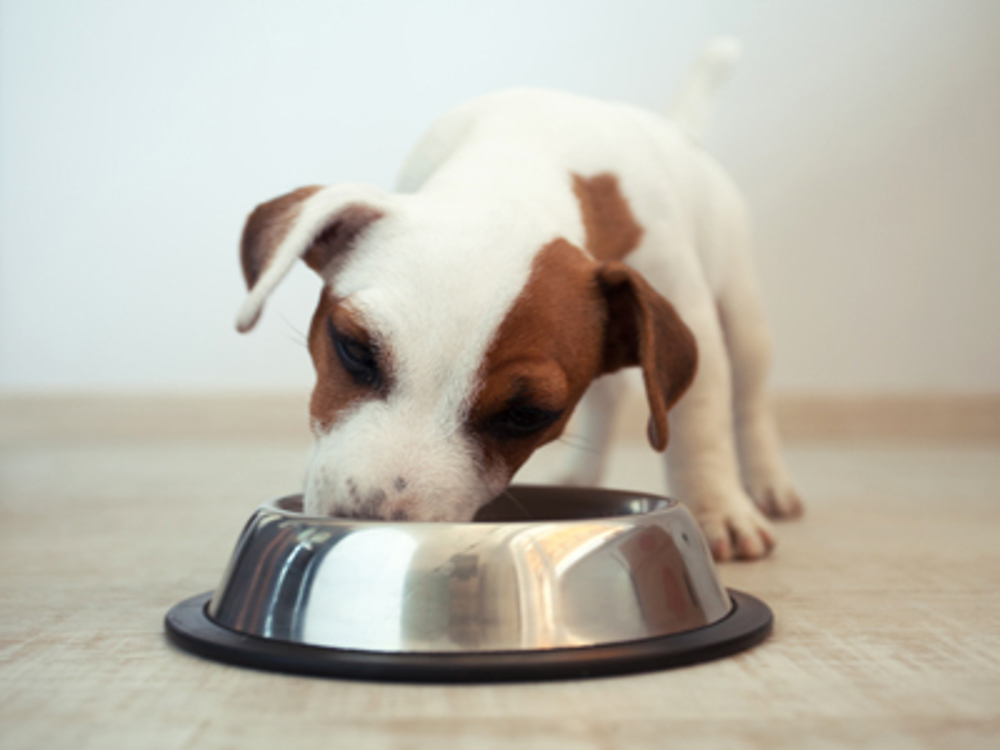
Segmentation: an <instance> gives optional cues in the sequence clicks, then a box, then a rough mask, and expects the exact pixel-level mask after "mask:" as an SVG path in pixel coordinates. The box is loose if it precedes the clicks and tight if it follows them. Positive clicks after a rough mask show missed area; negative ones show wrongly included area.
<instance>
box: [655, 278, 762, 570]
mask: <svg viewBox="0 0 1000 750" xmlns="http://www.w3.org/2000/svg"><path fill="white" fill-rule="evenodd" d="M685 276H686V277H687V280H686V282H685V284H683V285H681V286H680V287H679V288H678V287H675V288H677V289H678V292H679V293H678V295H677V296H675V297H671V301H672V302H673V303H674V305H675V307H677V308H678V311H679V312H680V314H681V317H682V318H683V320H684V322H685V323H686V324H687V325H688V327H689V328H690V329H691V330H692V332H693V333H694V334H695V337H696V338H697V341H698V374H697V376H696V377H695V380H694V383H693V384H692V385H691V388H690V389H689V390H688V392H687V393H685V394H684V396H683V397H682V398H681V400H680V401H679V402H678V403H677V405H676V406H674V408H673V410H672V411H671V412H670V443H669V448H668V449H667V469H668V472H669V479H670V489H671V493H672V494H673V495H674V496H675V497H676V498H677V499H678V500H681V501H683V502H684V503H686V504H687V505H688V506H689V507H690V508H691V511H692V512H693V513H694V515H695V517H696V518H697V519H698V521H699V523H700V524H701V527H702V530H703V531H704V532H705V536H706V538H707V540H708V543H709V546H710V548H711V550H712V554H713V555H714V556H715V558H716V559H718V560H729V559H731V558H733V557H737V558H741V559H746V560H752V559H756V558H760V557H763V556H765V555H766V554H768V552H769V551H770V550H771V548H772V547H773V546H774V544H775V535H774V532H773V530H772V529H771V525H770V524H769V523H768V521H767V519H766V518H765V517H764V516H763V515H762V514H761V512H760V511H759V510H758V509H757V506H756V505H754V503H753V501H752V500H751V499H750V497H749V495H747V493H746V491H745V490H744V488H743V486H742V484H741V482H740V475H739V465H738V461H737V455H736V446H735V442H734V440H733V416H732V382H731V380H732V378H731V373H730V370H729V363H728V358H727V356H726V346H725V341H724V338H723V334H722V327H721V325H720V323H719V317H718V313H717V311H716V309H715V302H714V299H713V298H712V295H711V293H710V291H709V289H708V288H707V284H704V282H703V281H702V280H699V279H698V278H697V277H696V276H694V275H689V274H685ZM688 282H690V283H688ZM681 289H683V292H681V291H680V290H681Z"/></svg>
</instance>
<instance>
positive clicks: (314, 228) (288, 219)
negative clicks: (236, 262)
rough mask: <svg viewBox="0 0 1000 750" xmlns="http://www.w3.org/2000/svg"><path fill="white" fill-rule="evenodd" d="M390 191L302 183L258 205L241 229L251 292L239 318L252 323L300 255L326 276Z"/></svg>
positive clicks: (243, 327)
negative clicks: (311, 185)
mask: <svg viewBox="0 0 1000 750" xmlns="http://www.w3.org/2000/svg"><path fill="white" fill-rule="evenodd" d="M387 202H388V196H386V195H385V194H384V193H382V192H381V191H379V190H377V189H376V188H373V187H369V186H367V185H337V186H335V187H318V186H313V187H304V188H299V189H298V190H294V191H292V192H291V193H288V194H286V195H282V196H281V197H279V198H275V199H274V200H272V201H268V202H267V203H262V204H260V205H259V206H257V208H255V209H254V211H253V213H251V214H250V216H249V217H248V218H247V223H246V226H245V227H244V228H243V240H242V242H241V243H240V260H241V262H242V264H243V277H244V278H245V279H246V282H247V289H249V291H250V293H249V294H248V295H247V298H246V300H245V301H244V302H243V306H242V307H241V308H240V312H239V316H238V317H237V319H236V328H237V330H238V331H240V332H241V333H245V332H246V331H249V330H250V329H251V328H253V326H254V324H255V323H256V322H257V319H258V318H259V317H260V314H261V311H262V310H263V308H264V302H265V301H266V300H267V298H268V296H269V295H270V294H271V292H273V291H274V289H275V287H277V286H278V284H279V283H281V280H282V279H284V278H285V276H286V275H287V274H288V272H289V271H290V270H291V269H292V266H293V265H295V261H297V260H298V259H299V258H302V259H303V260H304V261H305V262H306V264H307V265H308V266H309V267H310V268H312V269H313V270H314V271H316V273H318V274H320V275H321V276H323V277H324V278H329V276H330V275H331V274H332V268H333V267H336V265H337V263H336V261H337V260H338V259H342V258H343V256H344V253H345V252H346V251H347V250H348V249H349V248H350V247H351V245H352V244H353V243H354V241H355V240H356V239H357V238H358V236H359V235H360V234H361V233H362V232H363V231H364V230H365V229H366V228H367V227H368V226H369V225H370V224H371V223H372V222H374V221H376V220H377V219H379V218H381V217H382V216H383V215H384V213H385V207H386V204H387Z"/></svg>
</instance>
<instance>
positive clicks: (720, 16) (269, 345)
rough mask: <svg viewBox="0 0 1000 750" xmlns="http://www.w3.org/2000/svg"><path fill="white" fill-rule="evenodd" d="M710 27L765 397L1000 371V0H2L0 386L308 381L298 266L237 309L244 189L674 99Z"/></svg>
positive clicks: (992, 381) (263, 195) (376, 178)
mask: <svg viewBox="0 0 1000 750" xmlns="http://www.w3.org/2000/svg"><path fill="white" fill-rule="evenodd" d="M722 33H725V34H734V35H736V36H737V37H739V38H740V39H741V40H742V42H743V45H744V58H743V60H742V61H741V63H740V65H739V66H738V68H737V69H736V72H735V75H734V77H733V78H732V79H731V81H730V83H729V84H728V86H727V88H726V89H725V90H724V92H723V93H722V95H721V96H720V98H719V100H718V106H717V110H716V117H715V120H714V123H713V127H712V131H711V135H710V139H709V148H710V150H711V151H713V152H714V153H715V154H716V155H717V156H718V157H719V158H720V159H721V160H722V161H723V163H724V164H726V165H727V167H728V168H729V169H730V171H731V172H732V174H733V175H734V177H735V178H736V180H737V182H738V183H739V184H740V185H741V186H742V188H743V189H744V192H745V194H746V195H747V197H748V200H749V202H750V204H751V206H752V208H753V210H754V214H755V218H756V223H757V229H758V240H759V243H758V244H759V249H758V264H759V269H760V276H761V279H762V283H763V286H764V289H765V292H766V305H767V308H768V312H769V315H770V318H771V321H772V325H773V328H774V330H775V334H776V339H777V355H778V356H777V362H776V367H775V372H774V378H773V382H774V385H775V388H776V389H777V390H779V391H783V392H791V391H795V392H809V393H848V394H850V393H898V392H905V393H923V392H948V393H981V392H996V391H998V390H1000V302H998V289H1000V208H998V205H997V204H998V198H1000V86H998V80H1000V2H995V0H836V1H834V0H822V1H820V0H809V1H808V2H805V1H801V0H800V1H798V2H791V1H784V2H768V1H760V2H751V1H750V0H743V1H740V2H737V1H735V0H733V1H729V2H727V1H725V0H707V1H706V0H702V1H700V2H676V1H674V2H665V1H663V0H613V1H611V0H608V1H601V0H573V1H572V2H570V1H568V0H566V1H563V2H545V1H544V0H506V2H503V3H481V2H461V3H459V2H443V1H442V0H437V1H434V2H388V1H386V0H365V1H364V2H361V1H358V2H354V1H346V0H342V1H339V2H320V1H319V0H314V1H313V2H300V1H292V0H280V1H273V2H251V1H249V0H231V1H229V0H227V1H222V0H195V1H192V0H183V1H181V0H174V1H173V2H169V3H165V2H137V1H134V0H118V1H110V0H109V1H103V0H82V1H81V0H22V1H21V2H18V1H16V0H0V390H3V391H6V392H25V391H81V390H84V391H138V392H145V391H163V390H168V391H209V392H226V391H237V390H243V391H251V390H253V391H261V390H271V389H274V390H288V389H297V388H305V387H308V386H309V385H310V383H311V379H312V370H311V364H310V362H309V359H308V356H307V354H306V352H305V350H304V348H303V346H302V336H301V332H302V331H304V330H305V328H306V326H307V325H308V320H309V316H310V312H311V309H312V307H313V306H314V303H315V300H316V296H317V294H318V290H319V284H318V280H317V279H316V278H315V277H314V276H313V275H312V274H310V273H309V271H308V270H307V269H305V268H304V267H302V268H300V269H297V270H296V272H295V273H293V275H292V276H291V277H290V279H289V280H288V281H287V282H286V284H285V286H283V287H282V288H281V289H279V290H278V293H277V295H276V297H275V298H274V299H273V300H272V302H271V304H270V305H269V306H268V309H267V312H266V314H265V316H264V319H263V321H262V324H261V325H260V326H259V327H258V329H257V330H256V331H255V332H254V334H253V335H252V336H249V337H241V336H239V335H238V334H237V333H235V331H234V329H233V319H234V317H235V313H236V310H237V308H238V306H239V303H240V301H241V299H242V296H243V293H244V290H243V287H242V280H241V276H240V273H239V267H238V262H237V250H236V245H237V240H238V237H239V233H240V231H241V228H242V223H243V220H244V218H245V216H246V214H247V213H248V212H249V210H251V209H252V208H253V206H254V205H255V204H257V203H259V202H261V201H263V200H266V199H269V198H271V197H274V196H276V195H278V194H280V193H283V192H285V191H287V190H289V189H292V188H295V187H298V186H300V185H305V184H314V183H335V182H355V181H360V182H371V183H375V184H377V185H380V186H383V187H389V186H391V185H392V182H393V179H394V176H395V170H396V168H397V167H398V165H399V164H400V162H401V160H402V159H403V157H404V155H405V154H406V152H407V150H408V149H409V148H410V146H411V145H412V144H413V142H414V141H415V140H416V138H417V137H418V136H419V134H420V133H421V132H422V130H423V128H424V127H426V125H427V124H428V123H429V122H430V121H431V120H432V119H433V118H434V117H435V116H436V115H438V114H440V113H442V112H443V111H445V110H446V109H447V108H449V107H450V106H452V105H454V104H457V103H459V102H461V101H463V100H465V99H467V98H470V97H472V96H475V95H478V94H481V93H485V92H488V91H491V90H495V89H499V88H504V87H508V86H515V85H538V86H547V87H553V88H560V89H567V90H571V91H575V92H578V93H583V94H588V95H594V96H600V97H606V98H613V99H621V100H625V101H629V102H633V103H636V104H640V105H644V106H647V107H651V108H663V107H665V105H666V104H668V102H669V101H670V96H671V92H672V91H673V90H674V88H675V86H676V84H677V82H678V81H679V79H680V78H681V76H682V74H683V71H684V70H685V68H686V67H687V66H688V65H689V64H690V62H691V61H692V60H693V58H694V57H695V56H696V54H697V52H698V50H699V49H700V48H701V46H702V45H703V44H704V43H705V41H707V40H708V39H709V38H711V37H713V36H715V35H718V34H722Z"/></svg>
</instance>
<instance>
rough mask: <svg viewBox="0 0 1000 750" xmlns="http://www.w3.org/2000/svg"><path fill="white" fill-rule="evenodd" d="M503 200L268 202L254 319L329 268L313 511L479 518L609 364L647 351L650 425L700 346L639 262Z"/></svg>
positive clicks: (320, 337)
mask: <svg viewBox="0 0 1000 750" xmlns="http://www.w3.org/2000/svg"><path fill="white" fill-rule="evenodd" d="M495 214H496V212H494V211H491V210H490V207H489V206H485V205H476V204H474V203H472V202H471V201H466V202H465V203H464V205H463V206H462V207H461V209H460V210H456V207H455V206H454V205H453V204H448V203H444V202H441V201H440V200H431V199H428V198H426V197H422V196H421V195H419V194H417V195H389V194H385V193H382V192H380V191H378V190H375V189H374V188H370V187H366V186H359V185H344V186H337V187H329V188H319V187H308V188H302V189H300V190H296V191H294V192H292V193H289V194H287V195H284V196H282V197H280V198H277V199H275V200H273V201H270V202H268V203H264V204H262V205H260V206H258V207H257V209H256V210H255V211H254V212H253V213H252V214H251V215H250V217H249V219H248V220H247V224H246V228H245V230H244V234H243V242H242V247H241V257H242V263H243V273H244V276H245V278H246V282H247V286H248V288H249V290H250V291H249V295H248V297H247V299H246V301H245V303H244V305H243V307H242V309H241V311H240V314H239V318H238V321H237V327H238V329H239V330H240V331H248V330H249V329H250V328H252V327H253V325H254V324H255V323H256V321H257V319H258V317H259V316H260V313H261V310H262V308H263V305H264V302H265V301H266V299H267V297H268V295H269V294H270V293H271V292H272V291H273V290H274V288H275V287H276V286H277V285H278V283H279V282H280V281H281V280H282V279H283V278H284V276H285V275H286V274H287V273H288V271H289V270H290V269H291V267H292V266H293V265H294V264H295V262H296V261H297V260H298V259H299V258H302V259H303V260H304V261H305V262H306V263H307V264H308V265H309V267H310V268H312V269H313V270H314V271H316V272H317V273H318V274H319V275H320V276H321V277H322V279H323V281H324V286H323V289H322V292H321V294H320V299H319V304H318V306H317V308H316V312H315V315H314V316H313V320H312V325H311V327H310V330H309V351H310V354H311V355H312V358H313V362H314V365H315V368H316V375H317V381H316V387H315V390H314V391H313V394H312V400H311V404H310V411H311V416H312V429H313V433H314V436H315V444H314V448H313V453H312V456H311V458H310V461H309V465H308V468H307V477H306V487H305V509H306V511H307V512H309V513H313V514H329V515H340V516H355V517H365V518H387V519H389V518H391V519H410V520H450V521H457V520H469V519H471V518H472V516H473V515H474V514H475V512H476V511H477V510H478V509H479V507H481V506H482V505H483V504H485V503H486V502H488V501H489V500H490V499H492V498H493V497H495V496H496V495H497V494H498V493H499V492H501V491H502V489H503V488H504V487H505V486H506V484H507V483H508V482H509V480H510V479H511V477H512V476H513V474H514V473H515V472H516V471H517V469H518V468H519V467H520V466H521V465H522V464H523V463H524V462H525V461H526V460H527V459H528V457H529V456H530V455H531V454H532V452H533V451H534V450H535V449H537V448H538V447H539V446H541V445H543V444H545V443H547V442H550V441H552V440H554V439H555V438H557V437H558V436H559V435H560V434H561V432H562V430H563V429H564V427H565V425H566V423H567V421H568V420H569V417H570V414H571V412H572V410H573V408H574V407H575V406H576V404H577V402H578V401H579V400H580V398H581V397H582V396H583V394H584V392H585V391H586V390H587V387H588V386H589V384H590V383H591V381H593V380H594V379H595V378H597V377H600V376H601V375H604V374H606V373H610V372H613V371H615V370H618V369H620V368H623V367H628V366H632V365H638V366H640V367H641V368H642V371H643V375H644V381H645V385H646V391H647V394H648V399H649V405H650V412H651V417H650V430H649V435H650V441H651V443H652V444H653V446H654V447H655V448H656V449H658V450H663V449H664V448H665V447H666V443H667V436H668V430H667V410H668V409H669V407H670V406H671V405H672V404H673V403H674V402H675V401H676V400H677V399H678V398H679V397H680V395H681V394H682V393H683V391H684V390H685V389H686V388H687V386H688V385H689V384H690V382H691V380H692V378H693V376H694V371H695V366H696V359H697V352H696V348H695V344H694V339H693V337H692V335H691V333H690V331H689V330H688V329H687V327H686V326H685V325H684V323H683V322H682V321H681V320H680V318H679V317H678V316H677V313H676V312H675V311H674V309H673V307H672V306H671V305H670V304H669V303H668V302H667V301H666V300H665V299H663V298H662V297H661V296H660V295H659V294H657V293H656V292H655V291H654V290H653V289H652V288H651V287H650V286H649V284H648V283H647V282H646V281H645V280H644V279H643V278H642V277H641V276H640V275H639V274H637V273H636V272H635V271H633V270H631V269H630V268H628V267H627V266H625V265H623V264H621V263H618V262H606V263H602V262H598V261H596V260H594V259H593V258H592V257H591V256H590V255H588V254H587V253H585V252H584V251H583V250H582V249H581V248H579V247H577V246H576V245H574V244H572V243H571V242H569V241H567V240H566V239H562V238H558V237H554V236H553V235H551V234H550V235H548V239H546V240H544V241H540V239H539V238H540V237H543V236H545V235H544V230H542V231H541V232H540V231H539V230H538V228H537V224H538V222H533V221H532V219H531V217H530V216H524V217H523V219H524V225H525V226H531V227H533V228H532V229H530V230H529V229H525V228H523V227H521V226H518V224H519V222H518V221H511V220H510V219H509V213H507V216H508V219H507V220H506V221H505V222H500V221H498V220H497V218H496V216H495Z"/></svg>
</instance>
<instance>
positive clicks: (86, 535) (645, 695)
mask: <svg viewBox="0 0 1000 750" xmlns="http://www.w3.org/2000/svg"><path fill="white" fill-rule="evenodd" d="M12 401H14V400H11V399H8V400H5V401H4V402H2V404H0V602H2V604H0V747H3V748H4V749H5V750H6V749H7V748H36V747H46V748H63V747H66V748H119V747H121V748H137V747H141V748H206V749H207V748H231V747H239V748H256V747H261V748H265V747H266V748H274V747H281V746H286V747H296V748H298V747H304V748H310V747H317V748H318V747H323V748H329V747H348V748H418V747H434V748H445V749H447V748H463V747H475V748H546V750H551V749H552V748H556V749H561V748H567V749H569V748H572V749H573V750H576V749H577V748H580V749H584V748H586V749H587V750H590V749H592V748H593V749H597V748H602V749H604V748H645V747H649V748H652V747H657V748H662V747H698V748H701V747H704V748H716V747H734V748H742V747H747V748H809V747H817V748H826V747H859V748H894V747H946V748H958V747H962V748H964V747H996V746H997V745H998V743H1000V545H998V544H997V535H998V531H1000V444H998V443H997V442H996V441H992V440H981V441H978V442H977V441H975V440H972V439H971V438H968V436H966V437H965V438H963V439H962V440H961V441H954V440H944V441H939V442H935V441H933V440H930V439H926V440H924V441H922V442H913V441H912V440H897V441H893V440H889V439H886V438H885V437H884V436H883V437H882V438H880V439H879V440H869V441H861V440H858V439H853V440H846V439H844V438H843V437H842V436H840V437H838V438H837V439H836V440H831V441H826V442H824V441H823V440H820V439H815V438H813V439H810V440H809V441H806V442H798V443H792V444H791V445H790V447H789V451H788V456H789V460H790V464H791V466H792V469H793V472H794V474H795V475H796V477H797V480H798V484H799V486H800V489H801V490H802V492H803V495H804V496H805V498H806V500H807V503H808V511H807V515H806V517H805V518H804V519H803V520H802V521H800V522H797V523H790V524H782V525H781V526H780V528H779V532H780V535H781V542H780V545H779V548H778V550H777V553H776V555H775V556H774V557H773V558H771V559H769V560H767V561H765V562H762V563H757V564H729V565H725V566H723V567H722V575H723V578H724V580H725V581H726V583H727V585H730V586H733V587H736V588H740V589H744V590H746V591H749V592H751V593H754V594H756V595H758V596H760V597H761V598H763V599H764V600H765V601H767V602H768V603H769V604H770V605H771V607H772V608H773V609H774V611H775V614H776V618H777V625H776V629H775V633H774V635H773V637H772V638H771V639H770V640H769V641H768V642H766V643H764V644H763V645H761V646H760V647H758V648H756V649H754V650H752V651H750V652H747V653H745V654H743V655H739V656H736V657H732V658H729V659H726V660H723V661H719V662H715V663H711V664H704V665H699V666H695V667H689V668H685V669H680V670H675V671H668V672H660V673H650V674H645V675H635V676H627V677H616V678H607V679H598V680H589V681H568V682H554V683H540V684H516V685H501V686H495V685H494V686H489V685H482V686H458V687H454V686H412V685H410V686H407V685H388V684H375V683H364V682H347V681H336V680H324V679H311V678H300V677H289V676H283V675H275V674H267V673H261V672H254V671H250V670H244V669H239V668H235V667H228V666H224V665H220V664H216V663H213V662H209V661H204V660H201V659H198V658H196V657H193V656H190V655H188V654H186V653H184V652H181V651H178V650H177V649H175V648H173V647H172V646H171V645H169V644H168V643H167V642H166V640H165V639H164V637H163V633H162V618H163V615H164V613H165V612H166V610H167V609H168V608H169V607H170V606H171V605H172V604H174V603H175V602H177V601H179V600H180V599H182V598H185V597H187V596H190V595H193V594H195V593H199V592H201V591H206V590H208V589H211V588H213V587H214V586H215V584H216V582H217V580H218V578H219V576H220V575H221V573H222V567H223V565H224V564H225V561H226V559H227V557H228V555H229V552H230V550H231V548H232V545H233V543H234V542H235V540H236V536H237V535H238V533H239V530H240V528H241V526H242V524H243V522H244V521H245V519H246V517H247V515H248V514H249V513H250V512H251V510H252V509H253V507H254V506H255V505H256V504H257V503H258V502H260V501H262V500H265V499H268V498H270V497H272V496H275V495H278V494H282V493H285V492H287V491H289V490H293V489H295V488H296V487H297V486H298V484H299V482H300V480H301V471H302V466H303V461H304V458H305V455H306V451H307V450H308V438H307V436H306V435H305V432H304V429H297V428H296V427H295V425H294V424H293V423H292V422H291V420H290V419H289V418H288V417H287V415H286V414H285V410H288V411H289V412H290V411H291V407H292V406H294V405H295V403H296V399H293V398H289V399H288V400H286V402H285V403H284V405H283V406H282V404H280V403H277V402H273V403H271V404H267V403H264V404H260V407H261V408H260V410H259V412H257V413H253V412H252V410H251V413H247V412H246V411H245V408H246V405H245V403H244V404H241V403H237V401H238V400H236V401H234V400H226V399H222V400H221V401H215V400H214V399H201V400H199V399H151V400H145V399H138V398H136V399H132V400H129V399H124V400H118V399H110V398H109V399H105V400H104V401H103V403H102V404H100V405H99V406H100V408H99V409H97V412H96V413H102V414H104V415H105V416H106V419H105V421H95V420H94V414H95V411H94V410H95V408H97V407H95V403H96V402H94V401H93V400H90V401H88V400H86V399H83V400H81V401H78V402H77V403H78V405H77V406H76V407H74V408H69V409H67V408H65V402H64V401H62V400H60V399H51V400H50V399H34V400H27V401H19V402H17V403H12ZM213 403H214V404H215V406H214V407H213V406H212V404H213ZM301 403H302V405H303V406H304V400H303V401H302V402H301ZM304 413H305V412H304V410H303V411H302V412H300V414H301V418H302V419H303V421H304ZM114 414H117V415H118V416H108V415H114ZM122 415H124V416H122ZM282 425H285V426H284V427H282ZM570 442H571V441H570ZM565 449H566V448H565V446H556V447H555V448H553V449H551V450H547V451H546V452H545V453H543V454H540V455H539V456H538V457H537V458H536V459H535V460H533V461H532V463H531V464H529V466H528V467H526V470H525V474H524V478H526V479H529V480H530V479H531V478H532V477H534V476H537V475H538V474H539V473H540V472H542V471H543V470H544V469H545V463H546V462H547V461H549V460H552V458H553V457H554V455H555V454H556V453H558V452H559V451H561V450H565ZM661 481H662V480H661V478H660V465H659V461H658V459H657V457H656V456H655V455H654V454H652V453H651V452H650V451H649V450H648V449H646V448H645V447H644V446H642V445H641V443H637V442H630V441H623V442H621V443H620V444H619V445H618V447H617V450H616V454H615V457H614V464H613V468H612V472H611V476H609V478H608V482H607V483H608V484H609V485H612V486H626V487H628V486H631V487H634V488H637V489H654V490H659V489H662V485H661Z"/></svg>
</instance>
